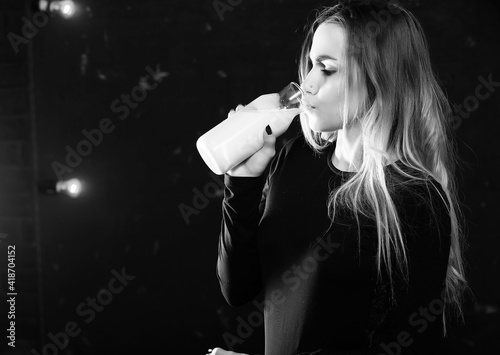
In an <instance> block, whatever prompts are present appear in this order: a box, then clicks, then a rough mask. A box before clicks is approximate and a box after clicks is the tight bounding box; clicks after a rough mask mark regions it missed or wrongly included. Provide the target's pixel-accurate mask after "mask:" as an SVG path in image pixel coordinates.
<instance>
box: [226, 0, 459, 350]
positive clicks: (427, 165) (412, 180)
mask: <svg viewBox="0 0 500 355" xmlns="http://www.w3.org/2000/svg"><path fill="white" fill-rule="evenodd" d="M299 75H300V79H301V86H302V88H303V90H304V92H305V94H306V95H305V99H304V108H305V112H304V113H302V114H301V115H300V123H301V127H302V132H301V134H300V135H299V136H298V137H296V138H295V139H293V140H291V141H289V142H288V143H287V144H285V146H284V147H283V149H282V150H281V151H280V152H279V154H278V155H277V156H275V149H274V147H275V140H276V136H278V135H280V134H281V133H283V131H284V130H285V129H286V128H283V127H282V128H276V127H274V132H273V127H267V129H266V132H267V133H265V134H264V136H265V143H264V146H263V147H262V149H260V150H259V151H258V152H257V153H255V154H254V155H253V156H252V157H250V158H249V159H247V160H246V161H245V162H243V163H242V164H240V165H239V166H237V167H235V168H234V169H232V170H231V171H229V172H228V173H227V174H226V175H225V185H226V188H225V195H224V200H223V222H222V231H221V235H220V241H219V256H218V263H217V270H218V277H219V281H220V285H221V289H222V292H223V294H224V296H225V298H226V300H227V301H228V303H229V304H231V305H242V304H244V303H247V302H250V301H252V300H254V299H255V298H256V297H259V296H262V297H263V300H262V301H259V303H258V304H261V305H263V312H264V325H265V354H266V355H289V354H302V353H303V354H388V355H393V354H420V353H425V354H429V353H434V352H436V353H437V352H438V351H439V347H438V345H439V343H440V340H441V339H442V336H443V335H445V333H446V322H445V319H446V316H447V315H448V314H449V313H450V311H452V310H456V311H457V312H456V313H458V314H460V313H461V307H460V303H461V295H462V293H463V291H464V290H465V288H466V280H465V278H464V267H463V260H462V246H461V245H462V236H463V225H462V224H461V221H462V217H461V212H460V207H459V201H458V199H457V191H456V183H455V181H454V177H455V173H454V167H455V165H456V162H457V158H456V151H455V148H454V145H453V143H452V141H451V129H450V124H449V118H448V117H449V113H450V112H451V110H450V107H449V106H448V103H447V100H446V98H445V96H444V94H443V92H442V90H441V89H440V87H439V85H438V83H437V81H436V79H435V77H434V75H433V72H432V69H431V63H430V59H429V52H428V47H427V44H426V40H425V37H424V32H423V30H422V28H421V26H420V24H419V22H418V21H417V20H416V19H415V17H414V16H413V15H412V14H411V13H410V12H409V11H408V10H406V9H404V8H403V7H402V6H400V5H397V4H385V5H374V4H368V3H367V2H360V1H350V2H345V3H342V4H339V5H336V6H333V7H329V8H326V9H324V10H323V11H321V12H320V13H319V14H318V16H317V18H316V20H315V21H314V23H313V24H312V26H311V28H310V30H309V32H308V35H307V37H306V40H305V43H304V46H303V50H302V55H301V63H300V73H299ZM264 172H267V173H264ZM255 304H257V303H255ZM254 323H255V322H254Z"/></svg>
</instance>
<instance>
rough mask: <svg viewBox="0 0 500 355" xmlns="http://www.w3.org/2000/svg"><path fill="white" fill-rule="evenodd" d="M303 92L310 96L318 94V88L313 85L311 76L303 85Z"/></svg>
mask: <svg viewBox="0 0 500 355" xmlns="http://www.w3.org/2000/svg"><path fill="white" fill-rule="evenodd" d="M301 86H302V90H303V91H304V92H305V93H306V94H308V95H315V94H316V91H317V89H316V86H315V85H314V84H313V82H312V80H311V77H310V75H308V76H307V77H306V80H304V82H303V83H302V85H301Z"/></svg>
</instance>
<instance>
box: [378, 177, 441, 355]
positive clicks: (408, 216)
mask: <svg viewBox="0 0 500 355" xmlns="http://www.w3.org/2000/svg"><path fill="white" fill-rule="evenodd" d="M437 186H438V185H437V183H436V182H433V183H432V184H431V183H428V184H427V185H426V186H422V187H418V188H417V189H416V190H414V191H413V192H408V193H404V194H403V196H404V198H402V199H401V200H400V201H399V206H400V209H399V211H402V213H400V219H401V224H402V227H403V232H404V237H405V241H406V247H407V256H408V267H409V270H408V271H409V280H408V284H406V283H405V282H404V281H403V280H402V279H401V278H397V277H396V278H394V280H393V284H394V285H395V292H396V304H395V305H391V304H390V302H388V298H389V295H390V290H389V288H388V284H387V282H385V287H378V294H377V298H376V300H378V301H377V302H375V307H374V308H372V312H374V313H375V314H377V316H378V317H382V318H383V322H382V324H381V325H379V327H378V329H376V330H375V332H374V334H373V339H372V351H373V353H374V354H391V353H397V354H420V353H421V352H422V351H425V353H426V354H434V353H436V354H438V353H440V349H439V347H440V346H441V344H442V338H441V335H442V327H443V323H442V315H443V306H444V299H443V294H442V290H443V288H444V280H445V277H446V271H447V264H448V257H449V250H450V233H451V225H450V217H449V214H448V212H447V210H446V205H445V203H444V202H443V201H442V200H441V198H440V197H439V193H438V191H439V192H440V193H441V194H442V195H443V196H444V192H443V191H442V189H441V188H440V187H439V188H438V187H437ZM429 202H430V203H431V204H428V203H429ZM399 206H398V207H399ZM431 206H432V208H431ZM383 284H384V283H382V284H381V285H383ZM377 308H378V309H377Z"/></svg>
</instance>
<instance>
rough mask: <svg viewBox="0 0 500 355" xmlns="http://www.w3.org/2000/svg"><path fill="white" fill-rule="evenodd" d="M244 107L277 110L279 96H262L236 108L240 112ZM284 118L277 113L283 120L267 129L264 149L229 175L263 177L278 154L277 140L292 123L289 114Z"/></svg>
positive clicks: (271, 124) (272, 123) (277, 121)
mask: <svg viewBox="0 0 500 355" xmlns="http://www.w3.org/2000/svg"><path fill="white" fill-rule="evenodd" d="M243 107H246V108H250V109H252V108H253V109H256V110H269V109H273V108H277V107H279V95H278V94H266V95H261V96H259V97H258V98H256V99H255V100H254V101H252V102H251V103H250V104H248V105H247V106H243V105H238V107H236V111H238V110H240V109H241V108H243ZM236 111H234V110H231V111H230V112H229V116H231V115H232V114H234V113H235V112H236ZM299 112H300V110H297V114H298V113H299ZM283 116H285V115H280V114H279V113H277V117H281V118H283V119H274V120H273V121H272V122H271V123H270V124H269V126H267V127H266V129H265V130H264V132H263V133H262V134H263V138H264V144H263V145H262V147H261V148H260V149H259V150H257V151H256V152H255V153H254V154H253V155H252V156H250V157H249V158H247V159H246V160H244V161H243V162H242V163H240V164H238V165H237V166H235V167H234V168H232V169H231V170H229V171H228V172H227V174H228V175H230V176H247V177H256V176H260V175H262V173H263V172H264V170H266V167H267V165H268V164H269V162H270V161H271V159H272V158H273V157H274V155H275V154H276V149H275V144H276V138H277V137H279V136H280V135H282V134H283V133H284V132H285V131H286V130H287V129H288V127H289V126H290V124H291V123H292V120H293V117H291V118H288V117H289V116H290V113H289V112H288V114H287V115H286V117H287V118H286V119H284V117H283Z"/></svg>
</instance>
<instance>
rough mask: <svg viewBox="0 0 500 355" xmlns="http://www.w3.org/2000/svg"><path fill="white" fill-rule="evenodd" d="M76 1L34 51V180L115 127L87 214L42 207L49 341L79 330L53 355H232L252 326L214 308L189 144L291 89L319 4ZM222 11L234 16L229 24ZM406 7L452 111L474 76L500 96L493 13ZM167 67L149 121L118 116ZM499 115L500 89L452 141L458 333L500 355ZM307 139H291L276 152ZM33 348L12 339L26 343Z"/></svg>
mask: <svg viewBox="0 0 500 355" xmlns="http://www.w3.org/2000/svg"><path fill="white" fill-rule="evenodd" d="M77 3H78V4H79V5H80V12H79V13H78V14H77V16H75V17H74V18H72V19H69V20H65V19H62V18H59V17H53V18H51V19H50V21H49V22H48V23H47V25H45V26H43V27H42V28H40V30H39V32H38V34H37V35H36V36H35V37H34V38H33V39H32V44H33V49H34V79H35V80H34V85H35V99H36V101H35V102H36V106H35V107H36V120H37V137H38V146H37V151H38V175H39V177H40V179H51V178H55V172H54V169H53V165H54V162H58V163H61V164H67V163H66V161H65V160H66V155H67V149H68V148H67V147H69V148H73V149H77V146H78V144H79V143H80V142H81V141H82V140H83V139H85V136H84V133H83V132H82V131H83V130H87V131H91V130H92V129H95V128H98V127H99V124H102V122H104V121H103V120H104V119H105V118H109V119H110V120H111V122H112V123H113V124H114V127H115V128H114V130H113V131H112V132H110V133H107V134H104V135H103V139H102V142H100V143H99V144H97V145H93V147H92V152H91V153H90V154H88V156H86V157H83V158H82V160H81V162H79V164H76V165H77V166H76V167H74V168H73V171H72V172H71V173H65V174H64V177H65V178H67V177H78V178H81V179H82V180H83V181H84V184H85V191H84V194H83V195H82V196H81V197H80V198H78V199H75V200H71V199H68V198H61V197H54V196H44V195H42V196H40V198H39V205H40V227H41V229H40V232H41V239H42V268H43V305H44V329H43V332H44V334H47V335H48V334H49V333H50V332H52V334H56V333H58V332H61V331H63V330H64V328H65V327H66V326H67V325H68V323H69V322H72V321H74V322H75V323H77V325H78V327H79V329H81V332H80V333H79V334H78V335H76V336H74V337H70V339H69V340H70V341H69V343H68V345H67V347H66V348H65V349H64V350H60V352H59V353H64V354H119V353H138V354H146V353H153V352H154V353H160V352H164V353H185V354H204V351H205V350H206V349H207V348H208V347H213V346H222V347H224V345H225V344H224V340H223V338H222V335H223V334H224V332H229V333H231V334H233V335H237V327H238V323H237V317H238V316H241V317H243V318H244V319H246V317H247V315H248V314H249V313H250V312H251V311H252V309H253V308H252V307H251V306H249V307H241V308H231V307H229V306H228V305H227V304H226V303H225V301H224V299H223V297H222V295H221V293H220V290H219V286H218V282H217V278H216V275H215V263H216V256H217V240H218V233H219V228H220V218H221V212H220V210H221V190H220V181H221V177H218V176H215V175H213V174H211V173H210V171H209V169H208V168H207V167H206V166H205V165H204V163H203V162H202V160H201V158H200V157H199V155H198V154H197V151H196V148H195V142H196V139H197V138H198V137H199V136H200V135H201V134H202V133H204V132H205V131H207V130H208V129H209V128H211V127H212V126H214V125H215V124H216V123H218V122H220V121H221V120H222V119H224V118H225V117H226V114H227V112H228V111H229V110H230V109H231V108H233V107H235V106H236V105H237V104H238V103H243V104H246V103H248V102H249V101H251V100H252V99H253V98H255V97H256V96H258V95H260V94H263V93H269V92H275V91H277V90H279V89H280V88H281V87H283V86H284V85H285V84H287V83H288V82H290V81H295V80H297V74H296V65H297V58H298V55H299V50H300V44H301V41H302V39H303V34H304V25H305V24H306V21H307V19H309V20H310V19H312V18H313V10H314V9H315V8H317V5H318V4H320V3H325V2H320V1H304V0H301V1H297V0H295V1H291V0H267V1H264V0H261V1H250V0H243V1H235V0H233V1H229V0H222V1H219V2H217V1H215V2H214V1H212V0H190V1H184V0H169V1H161V0H144V1H132V0H125V1H122V0H105V1H104V0H99V1H98V0H81V1H77ZM216 3H222V4H226V6H229V7H231V10H228V11H226V12H224V13H223V14H222V17H220V16H219V14H218V13H217V11H216V9H215V7H214V4H216ZM230 4H233V5H230ZM404 4H405V5H407V6H408V7H409V8H410V9H411V10H412V11H413V12H414V13H415V15H416V16H417V17H418V18H419V19H420V20H421V22H422V24H423V26H424V28H425V30H426V33H427V36H428V40H429V43H430V51H431V57H432V61H433V64H434V67H435V69H436V71H437V73H438V76H439V79H440V81H441V82H442V83H443V86H444V87H445V89H446V92H447V94H448V96H449V99H450V101H451V102H452V103H455V104H462V103H463V102H464V100H466V98H467V97H469V96H471V95H474V92H475V89H476V87H477V86H478V85H480V84H481V80H480V79H479V78H480V77H483V78H485V79H487V78H488V76H492V78H493V80H495V81H500V72H499V65H498V63H500V50H499V48H498V44H499V33H500V31H499V29H500V25H499V20H500V13H499V11H498V5H495V4H494V2H487V1H485V0H478V1H475V2H471V1H465V0H443V1H430V0H421V1H418V0H414V1H406V2H404ZM148 67H149V68H150V69H149V70H148ZM157 68H159V71H161V72H163V73H164V74H163V76H161V80H162V81H161V82H160V83H159V84H158V86H157V87H156V88H155V89H153V90H151V91H148V92H147V97H146V98H145V99H144V100H142V101H141V102H138V103H137V107H135V108H131V109H130V111H129V113H128V114H125V110H122V111H118V112H117V109H116V107H117V106H115V109H113V108H112V103H113V102H114V101H115V100H117V99H118V100H121V95H122V94H125V95H127V94H128V95H130V94H131V93H132V92H133V90H134V87H136V86H137V85H138V84H139V83H140V80H141V77H144V76H146V75H147V74H148V73H149V71H151V70H156V69H157ZM149 83H150V84H151V83H152V81H150V82H149ZM135 93H136V94H137V91H136V92H135ZM121 105H123V104H121ZM120 107H123V106H120ZM499 113H500V104H499V96H498V92H496V91H495V89H493V92H492V93H491V96H490V97H489V98H488V99H485V100H482V101H481V102H480V103H479V106H478V107H477V109H476V110H474V111H473V112H472V113H471V114H470V116H469V117H467V118H465V116H464V117H463V118H462V119H461V120H460V122H459V123H458V124H457V129H456V131H455V132H456V135H457V139H458V142H459V143H458V144H459V151H460V156H461V158H462V159H463V160H464V161H465V162H466V164H465V167H464V169H463V170H462V171H461V172H460V174H461V176H460V179H459V181H460V194H461V199H462V201H463V202H464V204H465V206H466V208H465V212H466V216H467V219H468V238H469V240H468V242H469V249H468V252H467V260H468V263H469V275H470V280H471V284H472V287H473V291H474V294H475V296H476V301H475V303H472V302H469V304H468V305H467V309H466V320H467V323H466V326H465V327H456V326H454V327H453V328H454V331H453V332H452V335H451V338H450V342H451V343H452V345H451V347H452V348H453V349H454V350H453V353H460V354H476V353H490V352H491V350H492V349H497V350H498V349H499V342H498V338H497V335H498V334H499V322H498V311H497V309H498V303H499V296H500V292H499V287H498V281H497V280H498V274H499V266H498V250H499V239H498V231H497V230H496V226H497V225H496V223H495V222H494V216H496V215H497V214H498V212H499V207H498V204H497V200H498V198H499V197H500V196H499V192H498V179H497V178H495V176H497V175H498V173H499V172H498V167H497V164H496V163H497V162H498V161H499V149H498V148H497V146H496V143H497V136H496V133H497V132H498V131H499V128H500V127H499V122H500V120H499ZM119 116H125V117H123V120H121V119H120V118H119ZM298 128H299V127H298V125H297V124H294V125H293V126H292V128H291V129H290V131H289V132H287V134H286V135H285V136H283V137H282V138H280V139H279V142H278V144H279V145H280V146H281V144H283V142H284V141H285V140H286V139H288V138H289V137H290V136H294V135H295V133H296V132H297V130H298ZM200 195H205V198H203V197H200ZM207 195H208V196H207ZM182 211H184V214H183V212H182ZM187 211H190V212H187ZM186 213H187V214H189V215H186ZM123 268H125V271H126V273H127V274H128V275H132V276H135V278H134V279H133V280H130V281H128V285H127V286H125V287H124V288H123V289H122V290H121V292H117V293H115V294H113V295H112V297H113V299H112V301H111V302H110V303H109V304H106V305H105V306H104V307H103V310H102V311H101V312H96V313H95V318H93V319H90V318H91V317H90V312H87V313H86V315H85V316H82V314H81V313H82V311H84V310H88V309H89V306H88V305H85V307H84V308H80V309H79V310H78V307H79V305H80V304H81V303H82V302H83V303H84V304H87V302H88V301H87V297H96V295H98V292H101V293H100V295H101V300H105V295H109V294H110V293H109V292H108V293H106V292H107V291H106V290H108V291H109V281H110V280H111V279H112V278H113V277H114V274H113V273H112V270H115V271H116V272H118V273H121V271H122V269H123ZM495 275H496V276H495ZM115 286H116V285H115ZM100 290H101V291H100ZM103 297H104V298H103ZM106 300H107V299H106ZM2 317H3V315H2ZM85 320H89V322H88V323H86V322H85ZM262 332H263V329H262V327H257V328H256V329H255V330H254V332H253V334H252V335H251V336H249V337H248V338H247V339H244V341H243V343H242V344H241V346H239V347H237V348H236V349H238V350H241V351H247V352H258V351H261V350H262V343H261V339H262ZM2 337H3V336H2ZM22 337H23V336H22V334H18V340H19V341H21V340H22ZM26 340H28V342H27V343H26V347H27V348H28V349H31V348H32V347H36V348H37V349H38V351H40V352H41V348H42V345H44V344H47V343H51V342H52V343H53V341H51V340H50V338H48V337H47V336H45V337H44V340H43V341H44V343H43V344H40V343H39V339H26ZM2 342H3V341H2ZM3 346H4V344H3V343H2V347H3ZM19 346H21V343H19ZM20 349H21V348H20V347H19V348H18V350H20ZM2 351H3V350H2ZM19 353H21V352H19Z"/></svg>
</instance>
